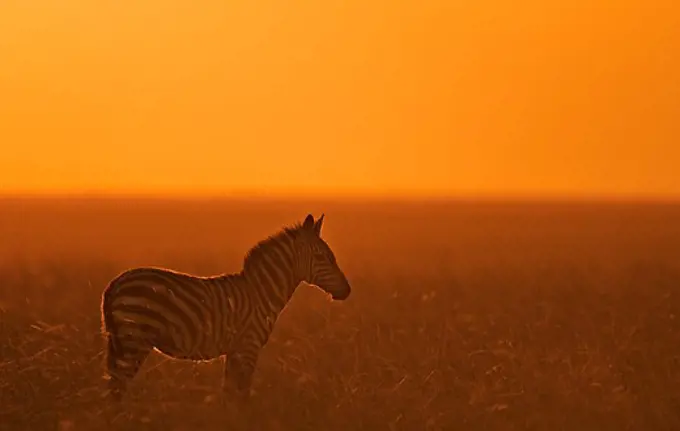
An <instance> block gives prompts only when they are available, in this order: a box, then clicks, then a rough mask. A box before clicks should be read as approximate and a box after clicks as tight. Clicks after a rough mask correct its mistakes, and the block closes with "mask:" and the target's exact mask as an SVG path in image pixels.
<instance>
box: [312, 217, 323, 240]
mask: <svg viewBox="0 0 680 431" xmlns="http://www.w3.org/2000/svg"><path fill="white" fill-rule="evenodd" d="M323 217H324V214H321V217H319V218H318V220H317V221H316V222H314V232H315V233H316V234H317V235H318V236H321V226H323Z"/></svg>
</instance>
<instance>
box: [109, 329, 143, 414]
mask: <svg viewBox="0 0 680 431" xmlns="http://www.w3.org/2000/svg"><path fill="white" fill-rule="evenodd" d="M149 353H151V347H150V346H148V345H147V344H146V343H142V342H140V340H138V339H136V338H133V337H117V336H116V335H113V334H110V335H109V343H108V352H107V371H108V374H109V395H110V397H111V398H112V399H113V401H115V402H120V401H121V399H122V397H123V394H124V393H125V391H126V389H127V384H128V382H129V381H130V380H132V379H133V378H134V377H135V376H136V375H137V372H138V371H139V369H140V367H141V366H142V364H143V363H144V360H145V359H146V358H147V356H149Z"/></svg>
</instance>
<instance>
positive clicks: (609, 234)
mask: <svg viewBox="0 0 680 431" xmlns="http://www.w3.org/2000/svg"><path fill="white" fill-rule="evenodd" d="M309 211H312V212H314V213H315V214H316V215H318V214H319V213H320V212H321V211H324V212H325V213H326V215H327V218H326V223H325V226H324V229H325V232H324V235H325V237H326V238H327V240H328V242H329V243H330V244H331V246H332V247H333V248H334V249H335V251H336V254H337V256H338V259H339V262H340V263H341V265H342V266H343V267H344V269H345V271H346V273H347V275H348V277H349V278H350V280H351V282H352V284H353V287H354V291H353V294H352V296H351V297H350V299H348V300H347V301H346V302H344V303H331V302H330V301H328V300H327V299H326V297H325V296H324V295H323V294H322V293H320V292H318V291H317V290H314V289H313V288H311V287H307V286H301V287H300V288H299V289H298V291H297V292H296V294H295V296H294V298H293V300H292V301H291V303H290V305H289V307H288V308H287V309H286V310H285V311H284V313H283V314H282V316H281V318H280V320H279V322H278V324H277V327H276V328H275V331H274V334H273V335H272V338H271V341H270V343H269V344H268V345H267V346H266V348H265V350H264V351H263V352H262V356H261V360H260V363H259V368H258V371H257V375H256V379H255V390H256V391H257V394H256V396H255V397H254V398H253V401H252V405H251V407H250V409H249V410H248V411H243V412H239V413H238V414H236V415H233V414H232V415H229V414H227V413H226V412H225V411H224V410H222V409H221V408H220V407H219V406H218V404H216V403H215V402H214V401H213V399H214V397H213V395H214V394H215V393H216V391H217V390H218V389H219V379H220V376H221V369H220V364H219V363H205V364H192V363H186V362H178V361H169V360H167V359H165V358H163V357H161V356H160V355H154V356H152V357H151V358H150V360H149V361H148V362H147V364H146V365H145V367H144V369H143V371H142V373H141V374H140V375H139V376H138V378H137V379H136V380H135V382H134V384H133V386H132V388H131V393H130V398H129V400H128V403H127V405H126V412H127V413H126V414H125V415H124V416H121V417H119V418H118V419H117V420H116V422H115V424H114V427H115V428H117V429H126V430H138V429H139V430H141V429H150V430H156V429H158V430H161V429H162V430H164V431H170V430H190V429H204V430H213V429H215V430H217V429H237V430H238V429H253V430H307V429H309V430H312V429H313V430H362V429H366V430H369V429H370V430H383V429H384V430H453V429H456V430H458V429H475V430H477V429H480V430H481V429H488V430H518V429H529V430H578V429H585V430H605V429H611V430H627V429H630V430H678V429H680V206H672V205H664V206H660V205H657V206H654V205H651V204H650V205H646V206H635V205H627V204H611V205H594V204H589V205H571V204H569V205H567V204H551V205H532V204H510V203H506V204H501V203H484V204H482V203H477V204H473V203H458V204H441V203H440V204H428V205H420V206H418V205H415V204H414V205H410V206H408V205H403V204H399V205H397V204H387V203H382V204H377V203H372V204H371V203H368V202H364V203H362V204H349V203H345V204H342V203H325V204H324V203H321V202H315V203H306V204H305V203H302V202H297V203H283V202H279V203H250V204H246V203H238V202H206V201H194V202H184V203H181V202H171V201H167V202H151V201H137V202H135V201H127V202H117V201H108V200H101V201H93V200H72V201H49V200H42V201H27V200H21V199H14V200H9V199H7V200H5V201H0V429H3V430H4V429H7V430H33V429H35V430H54V429H62V430H66V429H74V430H89V429H92V430H97V429H104V427H105V417H106V415H107V407H106V405H105V403H104V402H103V400H102V398H101V394H102V391H103V389H104V381H103V380H102V377H101V376H102V346H103V344H102V338H101V336H100V332H99V331H100V320H99V319H100V317H99V301H100V294H101V291H102V289H103V287H104V286H105V285H106V283H107V281H108V280H109V279H111V278H112V277H114V276H115V275H116V274H117V273H118V272H120V271H122V270H123V269H125V268H127V267H129V266H137V265H159V266H166V267H171V268H174V269H177V270H182V271H188V272H192V273H197V274H202V275H208V274H214V273H219V272H231V271H236V270H238V269H239V268H240V264H241V259H242V256H243V254H244V253H245V251H246V250H247V249H248V248H249V247H250V246H251V245H253V244H254V243H255V242H256V241H257V240H259V239H261V238H263V237H264V236H265V235H268V234H270V233H273V232H275V231H276V230H277V229H278V228H279V227H280V226H281V225H282V224H284V223H290V222H294V221H296V220H301V219H302V217H303V216H304V215H305V214H306V213H307V212H309Z"/></svg>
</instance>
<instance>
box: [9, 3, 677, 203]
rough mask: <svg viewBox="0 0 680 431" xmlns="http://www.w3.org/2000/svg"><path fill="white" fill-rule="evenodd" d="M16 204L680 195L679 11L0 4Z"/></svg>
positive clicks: (604, 6) (582, 6)
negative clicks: (58, 197) (124, 198)
mask: <svg viewBox="0 0 680 431" xmlns="http://www.w3.org/2000/svg"><path fill="white" fill-rule="evenodd" d="M0 145H1V148H2V151H1V153H0V193H17V192H39V193H41V192H102V191H103V192H114V193H116V192H121V193H132V192H135V193H137V192H139V193H183V194H186V193H230V192H237V191H255V192H267V193H274V194H275V193H320V194H335V193H389V194H423V193H424V194H433V195H436V194H440V195H454V196H455V195H473V196H475V195H479V196H482V195H501V196H503V195H553V196H562V195H569V196H600V195H618V196H628V195H636V196H638V195H639V196H663V197H669V196H672V197H680V2H678V1H677V0H646V1H634V0H575V1H563V2H550V1H545V0H531V1H521V0H520V1H516V0H478V1H470V0H468V1H458V0H440V1H433V0H420V1H400V0H371V1H366V0H344V1H335V0H329V1H317V0H301V1H293V2H287V1H282V0H279V1H273V0H230V1H224V0H197V1H186V0H185V1H179V0H162V1H161V0H146V1H113V0H97V1H92V0H60V1H57V0H49V1H48V0H3V1H0Z"/></svg>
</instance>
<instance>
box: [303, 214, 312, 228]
mask: <svg viewBox="0 0 680 431" xmlns="http://www.w3.org/2000/svg"><path fill="white" fill-rule="evenodd" d="M302 227H303V228H305V229H309V230H312V228H314V227H315V223H314V216H312V215H311V214H307V217H305V221H304V222H303V223H302Z"/></svg>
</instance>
